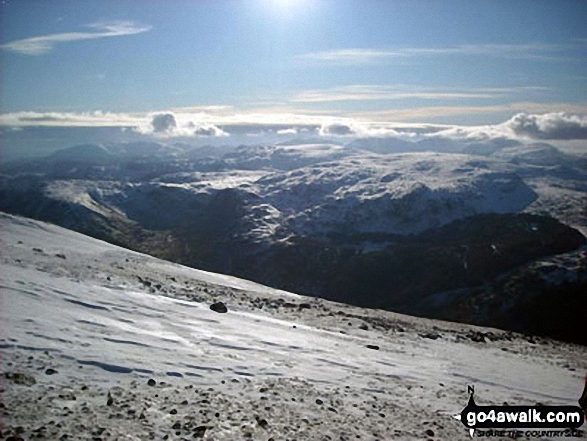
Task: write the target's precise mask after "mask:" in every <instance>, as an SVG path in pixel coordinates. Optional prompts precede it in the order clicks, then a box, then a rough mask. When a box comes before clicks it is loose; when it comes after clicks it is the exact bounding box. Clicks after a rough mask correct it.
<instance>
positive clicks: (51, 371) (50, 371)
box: [45, 368, 57, 375]
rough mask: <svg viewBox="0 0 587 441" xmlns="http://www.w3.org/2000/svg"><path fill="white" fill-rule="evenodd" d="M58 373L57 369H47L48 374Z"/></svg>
mask: <svg viewBox="0 0 587 441" xmlns="http://www.w3.org/2000/svg"><path fill="white" fill-rule="evenodd" d="M56 373H57V371H56V370H55V369H51V368H49V369H46V370H45V374H46V375H55V374H56Z"/></svg>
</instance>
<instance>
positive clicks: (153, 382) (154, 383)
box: [147, 378, 157, 386]
mask: <svg viewBox="0 0 587 441" xmlns="http://www.w3.org/2000/svg"><path fill="white" fill-rule="evenodd" d="M147 384H148V385H149V386H155V385H157V382H156V381H155V380H153V379H152V378H151V379H149V381H147Z"/></svg>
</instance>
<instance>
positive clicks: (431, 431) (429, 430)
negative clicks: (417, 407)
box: [426, 429, 434, 436]
mask: <svg viewBox="0 0 587 441" xmlns="http://www.w3.org/2000/svg"><path fill="white" fill-rule="evenodd" d="M426 435H428V436H434V430H432V429H428V430H427V431H426Z"/></svg>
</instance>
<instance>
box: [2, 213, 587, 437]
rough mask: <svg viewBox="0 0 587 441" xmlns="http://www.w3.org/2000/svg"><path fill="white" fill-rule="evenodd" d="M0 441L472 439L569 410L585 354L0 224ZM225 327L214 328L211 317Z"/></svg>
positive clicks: (27, 224) (27, 223)
mask: <svg viewBox="0 0 587 441" xmlns="http://www.w3.org/2000/svg"><path fill="white" fill-rule="evenodd" d="M0 230H1V231H2V235H1V236H0V241H1V246H0V265H1V270H0V283H1V285H2V288H1V290H0V296H1V297H0V303H1V304H2V308H0V320H1V321H2V325H3V326H2V333H1V334H0V354H1V358H0V360H1V361H0V367H1V370H2V375H3V383H2V412H3V416H2V423H1V424H0V430H1V432H2V437H3V438H6V439H10V437H13V438H14V439H17V437H20V438H24V439H31V438H35V437H36V438H46V439H66V438H67V439H97V438H100V439H104V440H110V439H112V440H114V439H194V438H196V439H197V438H200V439H207V440H234V439H243V438H244V439H285V438H290V439H293V438H296V439H307V440H322V439H337V440H338V439H340V440H343V439H344V440H350V439H371V438H377V439H422V438H439V439H455V440H456V439H463V440H465V439H470V437H469V433H468V431H467V430H466V429H465V427H464V426H463V425H462V424H461V423H460V422H458V421H457V420H455V419H454V418H453V416H454V415H456V414H458V413H460V412H461V410H462V409H463V408H464V406H465V405H466V403H467V399H468V396H467V386H468V385H474V386H476V398H477V401H478V403H479V404H502V403H503V402H508V403H509V404H532V403H535V402H540V403H543V404H553V405H576V400H577V399H578V397H579V396H580V393H581V390H582V388H583V373H584V372H585V371H586V370H587V351H586V349H585V347H584V346H576V345H572V344H565V343H561V342H558V341H552V340H549V339H542V338H538V337H529V336H523V335H519V334H515V333H511V332H503V331H498V330H495V329H487V328H476V327H471V326H467V325H457V324H454V323H446V322H439V321H430V320H425V319H417V318H412V317H408V316H402V315H398V314H394V313H391V312H385V311H377V310H369V309H361V308H356V307H352V306H347V305H343V304H337V303H332V302H328V301H325V300H320V299H315V298H306V297H302V296H298V295H295V294H290V293H287V292H284V291H278V290H274V289H271V288H267V287H265V286H262V285H258V284H256V283H252V282H248V281H245V280H242V279H236V278H233V277H229V276H223V275H218V274H213V273H208V272H204V271H199V270H196V269H191V268H187V267H183V266H180V265H177V264H172V263H169V262H165V261H161V260H158V259H155V258H153V257H149V256H146V255H144V254H139V253H136V252H132V251H128V250H125V249H123V248H119V247H116V246H113V245H110V244H107V243H105V242H100V241H97V240H95V239H91V238H88V237H86V236H82V235H81V234H78V233H74V232H71V231H68V230H64V229H62V228H59V227H56V226H54V225H49V224H45V223H42V222H37V221H33V220H30V219H25V218H20V217H15V216H11V215H6V214H1V215H0ZM219 301H221V302H224V303H225V304H226V306H227V309H228V312H227V313H225V314H221V313H217V312H215V311H213V310H212V309H211V308H210V305H212V303H213V302H219Z"/></svg>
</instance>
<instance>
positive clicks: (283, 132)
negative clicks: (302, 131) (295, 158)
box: [277, 128, 298, 135]
mask: <svg viewBox="0 0 587 441" xmlns="http://www.w3.org/2000/svg"><path fill="white" fill-rule="evenodd" d="M277 134H278V135H297V134H298V131H297V130H296V129H294V128H291V129H282V130H278V131H277Z"/></svg>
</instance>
